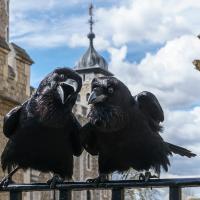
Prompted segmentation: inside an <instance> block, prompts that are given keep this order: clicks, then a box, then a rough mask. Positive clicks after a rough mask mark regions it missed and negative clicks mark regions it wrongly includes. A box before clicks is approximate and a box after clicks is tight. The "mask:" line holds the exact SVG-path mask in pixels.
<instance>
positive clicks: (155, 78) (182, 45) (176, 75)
mask: <svg viewBox="0 0 200 200" xmlns="http://www.w3.org/2000/svg"><path fill="white" fill-rule="evenodd" d="M127 51H128V50H127V47H126V46H123V47H121V48H119V49H117V48H110V49H109V52H110V54H111V63H110V70H111V71H112V72H113V73H114V74H115V75H116V76H118V77H120V78H121V79H122V80H124V81H125V82H126V83H127V84H128V85H129V88H131V90H132V92H133V94H135V93H136V92H138V91H139V90H148V89H149V90H152V91H153V92H154V93H156V94H157V95H158V96H159V99H160V100H161V102H162V103H163V104H164V106H166V107H170V108H181V107H182V108H183V107H184V106H187V107H188V106H191V105H192V104H193V103H195V102H199V101H200V99H199V98H198V97H199V96H200V84H198V83H199V82H200V74H199V73H198V71H196V70H195V69H194V66H193V65H192V61H193V60H194V59H195V58H198V56H199V55H200V40H199V39H198V38H196V37H194V36H187V35H186V36H182V37H179V38H176V39H174V40H171V41H168V42H167V43H166V45H165V46H164V47H162V48H161V49H160V50H159V51H158V52H157V53H156V54H150V53H147V54H146V56H145V57H144V58H143V59H142V60H141V62H140V63H139V64H136V63H130V62H128V61H126V54H127ZM191 88H192V89H191Z"/></svg>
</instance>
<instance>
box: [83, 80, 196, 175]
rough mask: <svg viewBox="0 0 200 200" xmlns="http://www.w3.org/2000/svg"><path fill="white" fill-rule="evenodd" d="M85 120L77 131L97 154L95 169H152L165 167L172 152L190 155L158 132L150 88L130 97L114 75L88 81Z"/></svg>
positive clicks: (158, 111) (156, 110) (158, 118)
mask: <svg viewBox="0 0 200 200" xmlns="http://www.w3.org/2000/svg"><path fill="white" fill-rule="evenodd" d="M89 103H91V104H92V106H91V109H90V112H89V114H88V119H89V123H88V124H86V125H85V126H84V127H83V128H82V131H81V138H82V142H83V146H84V147H85V149H86V150H87V151H88V152H89V153H91V154H92V155H99V159H98V162H99V172H100V174H107V173H111V172H113V171H120V172H121V171H125V170H128V169H129V168H131V167H132V168H134V169H136V170H149V169H154V170H155V171H156V172H157V173H160V171H161V168H163V169H164V170H165V171H167V170H168V167H169V165H170V162H169V156H171V155H172V153H175V154H179V155H182V156H188V157H192V156H195V154H193V153H191V152H190V151H189V150H186V149H184V148H182V147H178V146H175V145H171V144H169V143H166V142H165V141H164V140H163V139H162V137H161V136H160V134H159V132H160V131H161V130H162V126H161V122H162V121H163V120H164V113H163V110H162V108H161V106H160V104H159V102H158V100H157V98H156V97H155V96H154V95H153V94H152V93H150V92H142V93H140V94H138V95H136V96H135V97H132V95H131V93H130V91H129V90H128V88H127V87H126V86H125V85H124V84H123V83H122V82H121V81H119V80H118V79H116V78H114V77H101V78H96V79H94V80H93V81H92V94H91V96H90V98H89Z"/></svg>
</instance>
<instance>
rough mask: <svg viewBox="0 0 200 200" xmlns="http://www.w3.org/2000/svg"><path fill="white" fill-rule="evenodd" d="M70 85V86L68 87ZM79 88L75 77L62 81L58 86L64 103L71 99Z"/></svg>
mask: <svg viewBox="0 0 200 200" xmlns="http://www.w3.org/2000/svg"><path fill="white" fill-rule="evenodd" d="M68 87H69V88H68ZM77 89H78V83H77V82H76V81H75V80H73V79H67V80H66V81H64V82H60V83H59V85H58V86H57V92H58V95H59V98H60V100H61V102H62V104H65V102H66V101H67V100H68V99H70V97H71V96H72V94H73V93H75V92H76V91H77Z"/></svg>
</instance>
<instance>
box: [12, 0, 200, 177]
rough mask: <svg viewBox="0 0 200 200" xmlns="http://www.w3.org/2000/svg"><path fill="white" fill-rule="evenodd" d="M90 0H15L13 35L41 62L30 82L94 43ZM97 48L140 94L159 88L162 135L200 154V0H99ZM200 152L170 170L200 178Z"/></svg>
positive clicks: (69, 61)
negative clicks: (90, 39) (196, 66)
mask: <svg viewBox="0 0 200 200" xmlns="http://www.w3.org/2000/svg"><path fill="white" fill-rule="evenodd" d="M89 3H90V1H86V0H82V1H80V0H68V1H66V0H43V1H41V0H18V1H17V0H15V1H14V0H11V17H10V30H11V31H10V40H11V41H14V42H15V43H17V44H19V45H20V46H22V47H23V48H25V49H26V50H27V51H28V52H29V54H30V56H31V57H32V58H33V60H34V61H35V64H34V65H33V66H32V70H31V84H32V85H33V86H35V87H36V86H37V85H38V83H39V81H40V80H41V79H42V78H43V77H44V75H46V74H47V73H49V72H50V71H51V70H53V69H54V68H55V67H59V66H69V67H73V66H74V65H75V63H76V62H77V61H78V60H79V58H80V57H81V55H83V53H84V52H85V51H86V49H87V47H88V39H87V37H86V35H87V33H88V31H89V27H88V24H87V21H88V5H89ZM93 3H94V4H95V16H94V18H95V20H96V24H95V27H94V31H95V33H96V39H95V47H96V49H97V50H98V51H99V52H100V53H101V54H102V55H103V56H104V57H105V58H106V60H107V61H108V63H109V70H110V71H111V72H113V73H114V74H115V75H116V76H117V77H118V78H120V79H121V80H122V81H123V82H124V83H125V84H127V85H128V87H129V89H130V90H131V92H132V93H133V94H137V93H138V92H141V91H143V90H148V91H151V92H153V93H154V94H155V95H156V96H157V97H158V99H159V101H160V102H161V105H162V107H163V109H164V112H165V122H164V124H163V125H164V132H163V133H162V137H163V138H165V139H166V140H168V141H169V142H172V143H175V144H178V145H183V146H185V147H187V148H190V149H191V150H193V151H194V152H195V153H197V154H200V132H199V128H198V126H199V124H200V104H199V102H200V84H199V83H200V72H198V71H197V70H195V69H194V66H193V65H192V61H193V60H194V59H196V58H200V40H199V39H198V38H197V37H196V35H198V34H199V33H200V22H199V18H200V12H199V9H200V1H199V0H190V1H188V0H168V1H165V0H144V1H141V0H123V1H116V0H110V1H103V0H96V1H93ZM199 165H200V159H199V157H197V158H194V159H191V160H188V159H187V158H180V157H178V156H175V158H174V159H173V160H172V167H171V168H170V171H169V173H168V174H163V176H170V177H174V176H176V177H180V176H200V168H199V167H198V166H199Z"/></svg>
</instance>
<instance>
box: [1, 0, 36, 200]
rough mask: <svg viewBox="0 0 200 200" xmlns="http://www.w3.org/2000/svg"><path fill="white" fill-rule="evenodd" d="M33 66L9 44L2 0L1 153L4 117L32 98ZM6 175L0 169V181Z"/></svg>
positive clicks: (6, 9) (6, 7) (6, 6)
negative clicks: (31, 71) (31, 72)
mask: <svg viewBox="0 0 200 200" xmlns="http://www.w3.org/2000/svg"><path fill="white" fill-rule="evenodd" d="M32 64H33V61H32V59H31V58H30V56H29V55H28V54H27V52H26V51H25V50H24V49H22V48H21V47H19V46H17V45H16V44H14V43H9V0H0V153H2V150H3V148H4V147H5V143H6V141H7V140H6V138H5V137H4V135H3V133H2V126H3V116H4V115H5V114H6V113H7V112H8V111H9V110H10V109H12V108H13V107H15V106H16V105H19V104H21V103H22V102H23V101H24V100H26V99H27V98H28V97H29V96H30V66H31V65H32ZM4 175H5V174H4V173H3V172H2V170H1V167H0V179H1V178H2V177H3V176H4ZM24 178H25V176H24V174H23V173H22V172H21V171H19V172H18V173H17V174H16V175H15V177H14V180H16V181H19V182H22V181H23V180H24ZM0 199H1V200H3V199H7V194H0Z"/></svg>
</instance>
